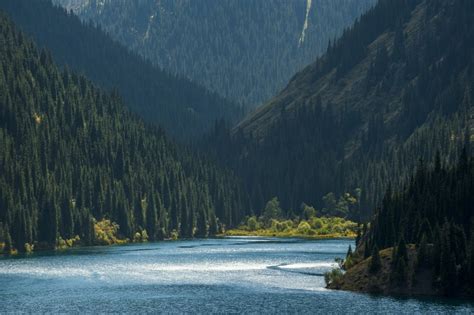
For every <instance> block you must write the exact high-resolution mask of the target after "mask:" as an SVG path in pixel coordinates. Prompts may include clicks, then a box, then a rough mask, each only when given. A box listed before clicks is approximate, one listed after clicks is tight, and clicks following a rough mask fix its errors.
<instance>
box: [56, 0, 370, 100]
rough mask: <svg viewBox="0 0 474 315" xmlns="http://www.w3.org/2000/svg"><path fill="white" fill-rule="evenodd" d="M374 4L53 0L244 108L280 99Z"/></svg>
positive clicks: (347, 0) (350, 0) (343, 0)
mask: <svg viewBox="0 0 474 315" xmlns="http://www.w3.org/2000/svg"><path fill="white" fill-rule="evenodd" d="M375 1H376V0H312V1H311V0H296V1H287V0H264V1H254V0H220V1H208V0H161V1H155V0H142V1H128V0H55V2H56V3H60V4H62V5H64V6H65V7H66V8H71V9H73V10H74V12H75V13H76V14H78V15H79V16H80V17H81V18H82V19H83V20H89V19H91V20H93V21H94V22H97V23H99V24H100V25H102V27H103V28H104V29H106V30H107V31H108V32H109V34H110V35H111V36H113V37H114V38H116V39H118V40H119V41H120V42H122V43H124V44H125V45H127V46H128V47H130V48H132V49H133V50H134V51H136V52H138V53H139V54H141V55H143V56H145V57H146V58H147V59H149V60H151V61H152V62H153V63H156V64H158V65H160V66H162V67H163V68H164V69H167V70H168V71H170V72H171V73H175V74H180V75H185V76H187V77H189V78H191V79H193V80H194V81H196V82H199V83H201V84H203V85H205V86H206V87H207V88H209V89H211V90H213V91H216V92H217V93H219V94H221V95H224V96H226V97H227V98H229V99H231V100H234V101H238V102H240V103H242V104H244V105H257V104H259V103H262V102H263V101H265V100H267V99H269V98H270V97H272V96H273V95H275V93H277V92H278V91H279V90H280V89H281V88H282V87H283V86H284V85H285V84H286V83H287V82H288V80H289V79H290V77H291V76H292V75H293V74H294V73H296V72H297V71H298V70H300V69H301V68H302V67H304V66H306V65H307V64H309V63H310V62H312V61H314V59H315V58H316V57H317V56H319V55H320V54H321V53H322V52H323V51H324V50H325V49H326V47H327V45H328V42H329V40H333V39H334V38H336V37H338V36H339V35H340V34H341V32H342V30H343V29H344V28H345V27H348V26H350V25H351V24H352V23H353V22H354V20H355V19H356V18H357V17H358V16H360V15H361V14H362V13H363V12H365V11H366V10H367V9H368V8H369V7H370V6H372V5H373V4H374V3H375Z"/></svg>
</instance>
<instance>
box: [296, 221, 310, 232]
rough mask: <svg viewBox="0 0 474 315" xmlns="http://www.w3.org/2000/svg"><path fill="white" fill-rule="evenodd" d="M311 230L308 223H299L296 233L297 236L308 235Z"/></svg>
mask: <svg viewBox="0 0 474 315" xmlns="http://www.w3.org/2000/svg"><path fill="white" fill-rule="evenodd" d="M310 230H311V225H309V223H308V222H306V221H301V222H300V224H298V233H299V234H305V235H306V234H308V232H309V231H310Z"/></svg>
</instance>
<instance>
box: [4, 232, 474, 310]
mask: <svg viewBox="0 0 474 315" xmlns="http://www.w3.org/2000/svg"><path fill="white" fill-rule="evenodd" d="M349 244H351V245H352V246H353V247H354V244H353V242H352V241H350V240H321V241H309V240H298V239H273V238H252V237H242V238H225V239H208V240H193V241H177V242H159V243H148V244H140V245H126V246H109V247H89V248H79V249H73V250H70V251H67V252H62V253H54V252H50V253H40V254H35V255H32V256H29V257H26V258H25V257H22V258H2V259H0V300H1V301H2V302H1V305H2V306H1V307H0V312H17V311H24V312H81V313H82V312H130V313H131V312H134V313H137V312H191V313H196V312H201V313H209V312H226V313H241V312H245V313H312V314H314V313H321V314H330V313H396V314H400V313H465V314H468V313H474V304H472V303H469V302H467V301H453V300H443V299H401V298H387V297H377V296H370V295H365V294H357V293H351V292H341V291H331V290H326V289H324V277H323V273H324V272H325V271H328V270H330V269H331V268H333V267H335V266H336V264H335V263H334V258H336V257H344V255H345V253H346V251H347V248H348V246H349Z"/></svg>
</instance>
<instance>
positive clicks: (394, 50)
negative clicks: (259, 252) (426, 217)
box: [211, 0, 474, 218]
mask: <svg viewBox="0 0 474 315" xmlns="http://www.w3.org/2000/svg"><path fill="white" fill-rule="evenodd" d="M473 15H474V10H473V3H472V2H470V1H463V0H449V1H411V0H410V1H398V0H397V1H395V0H382V1H379V3H378V4H377V6H376V7H375V8H374V9H372V10H370V11H369V12H368V13H367V14H365V15H364V16H362V18H361V19H360V21H359V22H357V23H355V24H354V26H353V27H352V29H351V30H349V31H346V32H345V33H344V34H343V36H342V37H341V39H339V40H338V41H337V42H336V43H335V44H334V45H331V46H330V47H329V48H328V51H327V53H326V54H325V55H324V56H323V57H322V58H320V59H318V60H317V61H316V62H315V63H313V64H312V65H310V66H308V67H307V68H305V69H304V70H303V71H301V72H300V73H298V74H297V75H296V76H295V77H294V78H293V79H292V80H291V81H290V83H289V84H288V86H287V87H286V88H285V89H284V90H283V91H282V92H281V93H280V94H279V95H277V96H276V97H275V98H274V99H272V100H271V101H270V102H268V103H267V104H266V105H264V106H262V107H261V108H259V109H257V110H256V111H255V112H254V113H252V114H251V115H249V116H248V117H247V118H246V119H245V120H244V121H243V122H241V123H240V124H239V125H238V126H237V127H236V128H235V129H234V130H233V136H232V138H233V140H232V141H231V142H230V143H231V144H230V145H229V144H228V143H226V141H222V139H223V138H225V135H224V136H223V135H222V132H221V133H220V135H219V136H215V138H214V140H211V141H214V145H215V146H217V147H218V149H217V151H218V152H219V154H220V155H223V153H222V152H224V153H225V152H227V151H229V150H232V154H230V155H226V158H228V159H229V160H230V161H231V162H230V163H233V164H232V165H233V167H234V168H235V169H237V170H238V171H239V172H240V173H241V174H242V175H243V176H244V177H245V178H246V182H247V184H248V185H249V187H251V188H250V191H252V193H254V194H255V195H256V196H255V197H254V204H255V203H257V204H261V202H262V200H268V199H269V198H271V197H272V196H278V197H279V198H280V201H281V202H282V204H283V205H284V207H286V208H290V207H291V208H293V209H298V208H299V205H300V204H301V202H307V203H309V204H313V205H318V206H320V207H321V206H322V202H321V198H322V197H323V196H324V195H325V194H327V193H329V192H334V193H336V195H337V194H342V193H345V192H352V191H353V190H354V189H356V188H362V196H361V198H362V200H361V206H362V208H363V209H365V213H363V217H365V218H367V217H368V216H369V215H370V213H371V211H372V209H373V207H375V206H376V205H378V204H379V202H380V200H381V196H382V195H383V193H384V190H385V187H386V185H387V183H388V182H390V181H392V182H393V183H394V184H397V183H398V182H400V181H403V180H404V177H406V176H409V175H410V174H411V172H412V170H413V167H414V166H415V164H416V161H417V160H418V158H420V157H423V158H425V159H426V160H432V159H433V157H434V155H435V152H436V151H439V152H440V153H441V154H442V159H443V161H453V160H455V158H456V156H457V155H458V153H459V151H460V147H461V146H462V145H463V143H464V142H465V141H469V137H471V141H472V140H474V138H473V137H472V130H471V131H469V129H468V122H469V115H470V113H472V112H473V109H472V108H473V102H472V98H473V82H474V78H473V65H474V63H473V56H474V45H473V44H472V43H473V42H474V24H473V23H472V17H473ZM470 132H471V133H470ZM216 134H219V131H216ZM232 156H237V157H238V158H236V159H232ZM259 207H261V206H257V207H256V208H257V209H258V208H259Z"/></svg>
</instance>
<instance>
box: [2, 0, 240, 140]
mask: <svg viewBox="0 0 474 315" xmlns="http://www.w3.org/2000/svg"><path fill="white" fill-rule="evenodd" d="M0 8H1V9H3V10H5V11H6V12H7V13H8V14H10V16H11V18H12V19H13V21H14V22H15V23H16V24H17V25H18V27H21V29H22V30H23V31H24V32H26V33H27V34H29V35H31V36H32V37H33V38H34V39H35V41H36V42H37V43H38V45H40V46H45V47H47V48H48V49H49V50H50V51H51V52H52V56H53V58H54V60H55V61H56V62H57V63H59V64H60V65H66V66H67V67H70V68H71V69H73V70H74V71H76V72H78V73H83V74H85V75H86V76H87V77H88V78H90V79H92V80H93V81H94V82H96V83H97V84H99V85H100V86H102V87H105V88H117V89H118V90H119V91H120V94H121V95H122V96H123V97H124V99H125V101H126V103H127V105H128V106H129V107H130V109H132V110H133V111H134V112H136V113H138V114H139V115H140V116H142V118H144V119H145V120H146V121H148V122H153V123H159V124H160V125H161V126H163V127H164V129H165V130H166V131H167V132H169V133H170V134H171V135H173V136H175V137H178V138H179V139H181V140H189V139H190V138H196V137H198V136H200V135H202V134H203V133H205V132H208V131H209V130H210V129H211V127H212V124H213V123H214V121H215V120H218V119H227V120H231V121H234V120H237V119H240V118H241V116H242V114H243V113H242V110H241V109H240V108H239V106H237V105H235V104H233V103H231V102H229V101H227V100H225V99H224V98H222V97H219V96H218V95H216V94H214V93H211V92H209V91H207V90H206V89H204V88H202V87H200V86H199V85H197V84H195V83H192V82H191V81H189V80H187V79H185V78H184V77H181V78H178V77H174V76H173V75H170V74H169V73H168V72H165V71H163V70H161V69H159V68H158V67H157V66H154V65H152V64H151V63H150V62H148V61H145V60H144V59H143V58H141V57H140V56H138V55H137V54H134V53H132V52H130V51H129V50H128V49H127V48H126V47H124V46H122V45H120V44H119V43H117V42H116V41H114V40H112V39H111V38H110V37H109V36H108V35H107V34H105V32H103V31H102V30H101V29H100V28H98V27H95V26H93V25H92V24H91V23H81V21H80V20H79V18H78V17H76V16H75V15H73V14H70V13H68V12H66V11H65V10H64V9H62V8H59V7H54V6H53V5H52V4H51V2H50V1H49V0H34V1H30V0H15V1H11V0H0ZM51 21H54V23H52V22H51Z"/></svg>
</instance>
